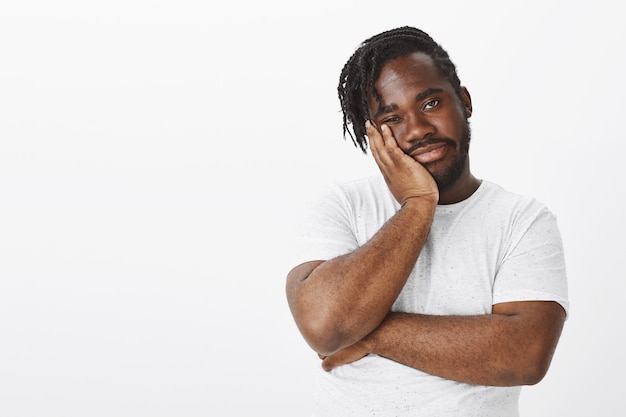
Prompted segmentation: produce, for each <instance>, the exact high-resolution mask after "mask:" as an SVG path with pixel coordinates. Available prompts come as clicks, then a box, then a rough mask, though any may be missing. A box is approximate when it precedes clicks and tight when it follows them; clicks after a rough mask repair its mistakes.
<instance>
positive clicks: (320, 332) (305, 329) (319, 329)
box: [298, 317, 347, 356]
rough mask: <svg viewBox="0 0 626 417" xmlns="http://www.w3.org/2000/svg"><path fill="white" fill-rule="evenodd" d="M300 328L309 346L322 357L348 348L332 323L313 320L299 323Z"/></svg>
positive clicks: (340, 333) (318, 319) (317, 319)
mask: <svg viewBox="0 0 626 417" xmlns="http://www.w3.org/2000/svg"><path fill="white" fill-rule="evenodd" d="M298 327H299V329H300V333H302V336H303V337H304V340H306V342H307V344H308V345H309V346H310V347H311V349H313V350H314V351H315V352H317V353H319V354H320V355H324V356H330V355H332V354H333V353H335V352H337V351H339V350H341V349H342V348H344V347H346V346H347V345H346V344H345V343H344V342H343V339H344V337H343V336H342V332H341V331H340V330H339V329H337V327H336V326H335V325H334V323H333V322H332V321H329V320H324V319H323V318H320V317H317V318H311V319H309V320H307V321H303V322H301V323H298Z"/></svg>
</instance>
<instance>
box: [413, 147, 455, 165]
mask: <svg viewBox="0 0 626 417" xmlns="http://www.w3.org/2000/svg"><path fill="white" fill-rule="evenodd" d="M446 153H448V145H447V144H446V143H435V144H432V145H427V146H425V147H423V148H419V149H418V150H416V151H415V152H413V153H411V157H412V158H413V159H415V160H416V161H417V162H419V163H420V164H425V163H429V162H434V161H436V160H438V159H441V158H443V157H444V156H445V155H446Z"/></svg>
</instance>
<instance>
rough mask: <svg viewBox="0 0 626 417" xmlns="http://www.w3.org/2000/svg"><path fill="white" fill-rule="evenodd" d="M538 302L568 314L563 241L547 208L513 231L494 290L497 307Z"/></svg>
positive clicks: (554, 218) (494, 300) (553, 217)
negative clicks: (559, 307)
mask: <svg viewBox="0 0 626 417" xmlns="http://www.w3.org/2000/svg"><path fill="white" fill-rule="evenodd" d="M539 300H541V301H556V302H558V303H559V304H561V305H562V306H563V308H564V309H565V311H566V313H568V314H569V301H568V289H567V275H566V269H565V256H564V253H563V241H562V239H561V234H560V231H559V228H558V225H557V222H556V217H555V216H554V215H553V214H552V213H551V212H550V211H549V210H548V209H547V208H545V207H543V208H541V209H539V210H538V211H536V214H535V215H533V216H531V217H529V218H527V219H526V221H522V222H521V224H519V225H518V226H517V227H515V228H514V229H513V233H512V238H511V246H510V247H509V248H508V250H507V252H506V253H505V256H504V259H503V261H502V263H501V265H500V268H499V270H498V272H497V274H496V278H495V282H494V289H493V302H494V304H497V303H503V302H511V301H539Z"/></svg>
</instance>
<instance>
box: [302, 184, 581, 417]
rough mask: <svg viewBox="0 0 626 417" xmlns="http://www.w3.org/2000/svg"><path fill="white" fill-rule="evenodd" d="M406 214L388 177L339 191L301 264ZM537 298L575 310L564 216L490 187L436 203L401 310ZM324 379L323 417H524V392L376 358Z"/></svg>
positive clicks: (321, 215)
mask: <svg viewBox="0 0 626 417" xmlns="http://www.w3.org/2000/svg"><path fill="white" fill-rule="evenodd" d="M399 208H400V206H399V204H398V203H397V202H396V200H395V199H394V197H393V195H392V194H391V193H390V191H389V189H388V188H387V186H386V184H385V182H384V180H383V179H382V177H380V176H376V177H371V178H365V179H361V180H356V181H352V182H349V183H346V184H343V185H337V186H336V187H335V188H334V189H333V190H332V191H331V192H330V193H329V194H328V195H326V197H325V198H324V199H323V200H322V201H321V202H320V203H319V205H317V206H316V208H315V209H314V210H312V211H311V213H310V216H309V217H308V218H307V220H306V221H305V222H304V223H303V225H302V226H303V231H302V233H301V236H300V239H299V242H298V245H299V246H298V250H299V251H298V261H296V262H295V263H294V265H293V266H295V265H297V264H298V263H302V262H306V261H313V260H327V259H332V258H334V257H337V256H339V255H343V254H346V253H349V252H352V251H354V250H355V249H357V248H358V247H359V246H361V245H363V244H365V243H366V242H367V241H368V240H369V239H370V238H371V237H372V236H373V235H374V234H375V233H376V232H377V231H378V230H379V229H380V228H381V227H382V225H383V224H384V223H385V222H386V221H387V220H388V219H389V218H390V217H391V216H393V215H394V214H395V213H396V212H397V211H398V210H399ZM529 300H544V301H548V300H550V301H556V302H558V303H560V304H561V305H562V306H563V307H564V308H565V310H566V311H568V309H569V304H568V299H567V279H566V273H565V262H564V256H563V245H562V241H561V236H560V233H559V230H558V227H557V224H556V218H555V216H554V215H553V214H552V213H551V212H550V211H549V210H548V209H547V208H546V207H545V205H543V204H542V203H539V202H538V201H536V200H534V199H531V198H527V197H522V196H519V195H516V194H512V193H510V192H507V191H505V190H504V189H502V188H501V187H500V186H498V185H496V184H493V183H490V182H488V181H483V182H482V184H481V186H480V187H479V188H478V190H477V191H476V192H475V193H474V194H473V195H471V196H470V197H469V198H468V199H466V200H464V201H461V202H459V203H456V204H450V205H439V206H437V209H436V213H435V218H434V221H433V224H432V226H431V230H430V232H429V235H428V238H427V240H426V243H425V245H424V247H423V249H422V251H421V253H420V255H419V258H418V261H417V263H416V265H415V268H414V269H413V271H412V272H411V275H410V277H409V279H408V281H407V283H406V284H405V286H404V289H403V290H402V292H401V293H400V295H399V296H398V299H397V300H396V301H395V303H394V305H393V307H392V311H398V312H408V313H422V314H432V315H479V314H490V313H491V310H492V305H493V304H497V303H502V302H510V301H529ZM318 382H319V384H318V386H317V393H316V396H315V407H314V408H315V410H314V414H313V415H314V416H315V417H331V416H337V417H350V416H354V417H357V416H358V417H367V416H385V417H386V416H412V417H415V416H429V417H430V416H432V417H446V416H464V417H472V416H480V417H487V416H494V417H496V416H497V417H513V416H518V415H519V414H518V399H519V394H520V391H521V387H487V386H479V385H469V384H464V383H459V382H455V381H450V380H446V379H443V378H440V377H436V376H433V375H429V374H426V373H424V372H421V371H419V370H416V369H413V368H410V367H408V366H405V365H402V364H399V363H397V362H394V361H391V360H388V359H386V358H383V357H380V356H377V355H368V356H366V357H365V358H363V359H361V360H359V361H357V362H354V363H351V364H347V365H343V366H340V367H337V368H335V369H333V370H332V371H330V372H325V371H323V370H321V367H320V371H319V381H318Z"/></svg>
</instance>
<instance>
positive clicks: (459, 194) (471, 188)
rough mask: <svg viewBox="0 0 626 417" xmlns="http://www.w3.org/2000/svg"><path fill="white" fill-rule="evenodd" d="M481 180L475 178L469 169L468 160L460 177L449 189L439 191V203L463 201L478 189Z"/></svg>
mask: <svg viewBox="0 0 626 417" xmlns="http://www.w3.org/2000/svg"><path fill="white" fill-rule="evenodd" d="M481 182H482V181H481V180H479V179H478V178H476V177H475V176H474V175H473V174H472V173H471V172H470V169H469V160H468V161H467V164H465V169H464V170H463V174H462V175H461V178H459V180H458V181H457V182H456V184H454V185H453V186H452V187H450V189H448V190H446V191H443V192H440V193H439V204H440V205H445V204H454V203H458V202H459V201H463V200H465V199H466V198H468V197H469V196H471V195H472V194H474V192H475V191H476V190H477V189H478V187H479V186H480V183H481Z"/></svg>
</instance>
